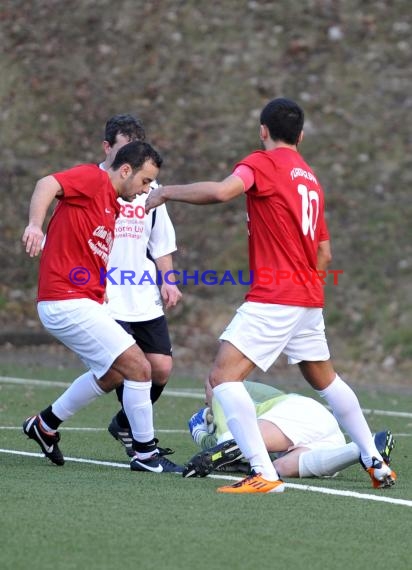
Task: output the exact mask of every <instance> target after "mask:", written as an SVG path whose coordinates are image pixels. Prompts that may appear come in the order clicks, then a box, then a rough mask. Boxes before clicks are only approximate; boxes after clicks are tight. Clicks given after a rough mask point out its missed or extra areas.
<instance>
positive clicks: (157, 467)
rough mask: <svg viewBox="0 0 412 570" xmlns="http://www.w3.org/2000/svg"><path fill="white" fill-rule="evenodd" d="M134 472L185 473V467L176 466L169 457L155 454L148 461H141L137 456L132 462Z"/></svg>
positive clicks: (131, 467) (131, 466)
mask: <svg viewBox="0 0 412 570" xmlns="http://www.w3.org/2000/svg"><path fill="white" fill-rule="evenodd" d="M130 469H131V470H132V471H149V472H151V473H183V467H182V466H181V465H176V463H173V461H170V459H167V457H161V456H160V455H159V454H158V453H154V454H153V455H151V456H150V457H149V458H148V459H139V458H138V457H137V455H135V457H134V458H133V459H132V461H131V462H130Z"/></svg>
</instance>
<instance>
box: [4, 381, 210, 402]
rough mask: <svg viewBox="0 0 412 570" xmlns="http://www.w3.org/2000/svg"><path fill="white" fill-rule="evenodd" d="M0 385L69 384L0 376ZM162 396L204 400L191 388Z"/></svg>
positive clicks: (171, 391)
mask: <svg viewBox="0 0 412 570" xmlns="http://www.w3.org/2000/svg"><path fill="white" fill-rule="evenodd" d="M0 383H2V384H22V385H23V386H39V387H43V388H47V387H48V388H50V387H52V388H68V387H69V386H70V384H71V382H59V381H50V382H49V381H48V380H35V379H30V378H13V377H9V376H0ZM162 395H163V396H173V397H175V398H194V399H198V398H200V399H202V400H204V398H205V393H204V391H203V390H192V389H191V388H188V389H187V390H185V389H174V388H171V389H170V388H166V389H165V390H164V391H163V393H162Z"/></svg>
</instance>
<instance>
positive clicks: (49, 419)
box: [39, 406, 63, 430]
mask: <svg viewBox="0 0 412 570" xmlns="http://www.w3.org/2000/svg"><path fill="white" fill-rule="evenodd" d="M39 416H40V417H41V419H42V420H43V421H44V423H45V424H47V425H48V426H49V428H50V429H53V430H56V429H57V428H58V427H59V425H60V424H61V423H63V420H61V419H60V418H58V417H57V416H56V415H55V414H53V412H52V407H51V406H49V407H48V408H46V409H45V410H43V411H42V412H40V414H39Z"/></svg>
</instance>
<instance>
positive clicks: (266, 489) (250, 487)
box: [217, 473, 285, 493]
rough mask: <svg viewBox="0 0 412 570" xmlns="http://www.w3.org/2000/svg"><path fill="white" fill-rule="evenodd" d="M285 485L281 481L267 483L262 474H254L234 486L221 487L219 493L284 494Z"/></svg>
mask: <svg viewBox="0 0 412 570" xmlns="http://www.w3.org/2000/svg"><path fill="white" fill-rule="evenodd" d="M284 490H285V483H284V482H283V481H282V480H281V479H277V480H276V481H267V479H263V477H262V475H261V474H260V473H252V475H249V477H246V479H242V481H239V483H235V484H234V485H227V486H225V487H219V488H218V489H217V492H218V493H283V491H284Z"/></svg>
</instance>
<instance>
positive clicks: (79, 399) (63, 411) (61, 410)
mask: <svg viewBox="0 0 412 570" xmlns="http://www.w3.org/2000/svg"><path fill="white" fill-rule="evenodd" d="M102 394H104V392H103V390H102V389H101V388H100V386H99V385H98V384H97V382H96V380H95V377H94V376H93V373H92V372H91V371H90V370H89V371H88V372H86V373H85V374H82V376H79V377H78V378H76V380H74V382H72V384H71V385H70V386H69V387H68V388H67V390H66V391H65V392H63V394H62V395H61V396H60V398H58V399H57V400H56V401H55V402H54V404H52V411H53V414H55V415H56V416H57V417H58V418H60V419H61V420H62V421H63V422H64V421H66V420H68V419H69V418H70V417H71V416H72V415H73V414H75V413H76V412H78V411H79V410H81V409H82V408H84V407H85V406H87V405H88V404H90V403H91V402H93V401H94V400H96V398H98V397H99V396H101V395H102Z"/></svg>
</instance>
